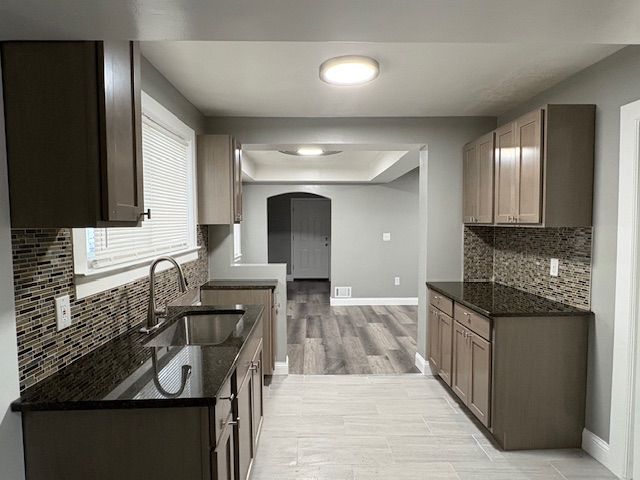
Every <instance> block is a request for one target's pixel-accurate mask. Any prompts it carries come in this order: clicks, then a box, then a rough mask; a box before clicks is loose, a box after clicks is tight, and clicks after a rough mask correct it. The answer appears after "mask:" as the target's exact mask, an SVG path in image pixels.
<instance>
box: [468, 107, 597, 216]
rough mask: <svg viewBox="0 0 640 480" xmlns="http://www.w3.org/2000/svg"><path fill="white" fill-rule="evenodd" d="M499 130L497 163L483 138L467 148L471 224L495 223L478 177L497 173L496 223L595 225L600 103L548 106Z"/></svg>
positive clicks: (496, 145) (495, 187)
mask: <svg viewBox="0 0 640 480" xmlns="http://www.w3.org/2000/svg"><path fill="white" fill-rule="evenodd" d="M493 133H494V134H495V148H494V153H493V157H494V163H493V167H489V166H488V165H487V162H486V160H487V159H488V155H487V154H486V151H485V154H484V155H483V154H482V153H481V149H480V144H479V141H476V142H472V143H470V144H468V145H466V146H465V149H464V170H465V179H464V192H465V199H464V221H465V223H467V224H472V223H491V221H490V222H483V221H481V220H480V219H483V218H486V217H483V216H482V215H481V214H480V213H479V212H482V211H483V210H484V209H485V208H486V207H485V206H484V205H486V198H485V196H484V195H483V194H482V193H481V192H482V191H483V190H482V187H480V186H479V185H481V182H480V180H478V179H479V178H480V177H481V176H482V175H484V176H485V178H487V177H489V175H491V176H492V178H493V184H494V186H493V192H494V193H493V194H494V205H495V214H494V218H493V220H492V222H493V223H494V224H495V225H504V226H510V225H524V226H537V227H588V226H591V225H592V212H593V165H594V141H595V140H594V139H595V105H545V106H544V107H542V108H540V109H537V110H534V111H533V112H529V113H527V114H526V115H523V116H521V117H519V118H517V119H516V120H514V121H512V122H509V123H507V124H506V125H503V126H501V127H499V128H497V129H496V130H495V132H493ZM483 138H484V137H483ZM479 158H480V159H482V160H478V159H479ZM485 182H487V183H486V184H488V181H486V180H485ZM485 191H486V190H485ZM483 202H484V203H483ZM487 211H488V209H487Z"/></svg>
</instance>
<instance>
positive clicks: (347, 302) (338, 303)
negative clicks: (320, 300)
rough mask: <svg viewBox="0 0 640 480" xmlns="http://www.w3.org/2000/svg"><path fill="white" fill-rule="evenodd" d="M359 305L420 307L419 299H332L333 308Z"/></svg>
mask: <svg viewBox="0 0 640 480" xmlns="http://www.w3.org/2000/svg"><path fill="white" fill-rule="evenodd" d="M358 305H418V297H388V298H380V297H378V298H334V297H331V306H332V307H347V306H358Z"/></svg>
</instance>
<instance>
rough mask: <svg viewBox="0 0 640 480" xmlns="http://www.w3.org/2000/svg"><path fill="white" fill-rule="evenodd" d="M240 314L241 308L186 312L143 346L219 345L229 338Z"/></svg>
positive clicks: (241, 313) (241, 312)
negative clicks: (221, 310) (223, 310)
mask: <svg viewBox="0 0 640 480" xmlns="http://www.w3.org/2000/svg"><path fill="white" fill-rule="evenodd" d="M242 315H244V312H243V311H241V310H236V311H230V312H208V311H201V312H198V311H196V312H187V313H186V314H184V316H182V317H181V318H180V319H179V320H177V321H175V322H174V323H172V324H171V325H170V326H169V327H167V328H166V329H164V330H163V331H162V332H160V333H159V334H158V335H157V336H155V337H154V338H152V339H151V340H150V341H148V342H147V343H146V344H145V346H147V347H168V346H173V345H219V344H221V343H223V342H224V341H225V340H226V339H227V338H229V335H231V333H232V332H233V330H234V329H235V328H236V325H237V324H238V322H239V321H240V319H241V318H242Z"/></svg>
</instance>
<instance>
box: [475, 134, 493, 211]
mask: <svg viewBox="0 0 640 480" xmlns="http://www.w3.org/2000/svg"><path fill="white" fill-rule="evenodd" d="M493 152H494V135H493V132H491V133H490V134H488V135H485V136H483V137H482V138H480V139H479V140H478V141H477V142H476V157H477V160H476V163H477V165H478V167H477V171H478V187H477V188H478V203H477V208H476V218H475V223H493V199H494V194H493V166H494V158H493Z"/></svg>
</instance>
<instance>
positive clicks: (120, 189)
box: [0, 41, 144, 228]
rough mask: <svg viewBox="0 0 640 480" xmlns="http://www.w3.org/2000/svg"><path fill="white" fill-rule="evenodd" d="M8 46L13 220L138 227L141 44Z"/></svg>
mask: <svg viewBox="0 0 640 480" xmlns="http://www.w3.org/2000/svg"><path fill="white" fill-rule="evenodd" d="M0 48H1V49H2V79H3V87H4V107H5V120H6V122H5V123H6V125H5V126H6V137H7V154H8V155H7V159H8V164H9V188H10V200H11V222H12V226H13V227H14V228H30V227H31V228H47V227H108V226H136V225H138V224H139V221H140V215H141V213H142V211H143V198H144V197H143V177H142V153H141V148H142V144H141V109H140V95H141V92H140V68H139V52H138V45H137V44H136V43H135V42H128V41H105V42H101V41H98V42H91V41H70V42H46V41H45V42H39V41H38V42H6V43H3V44H2V45H1V46H0Z"/></svg>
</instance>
